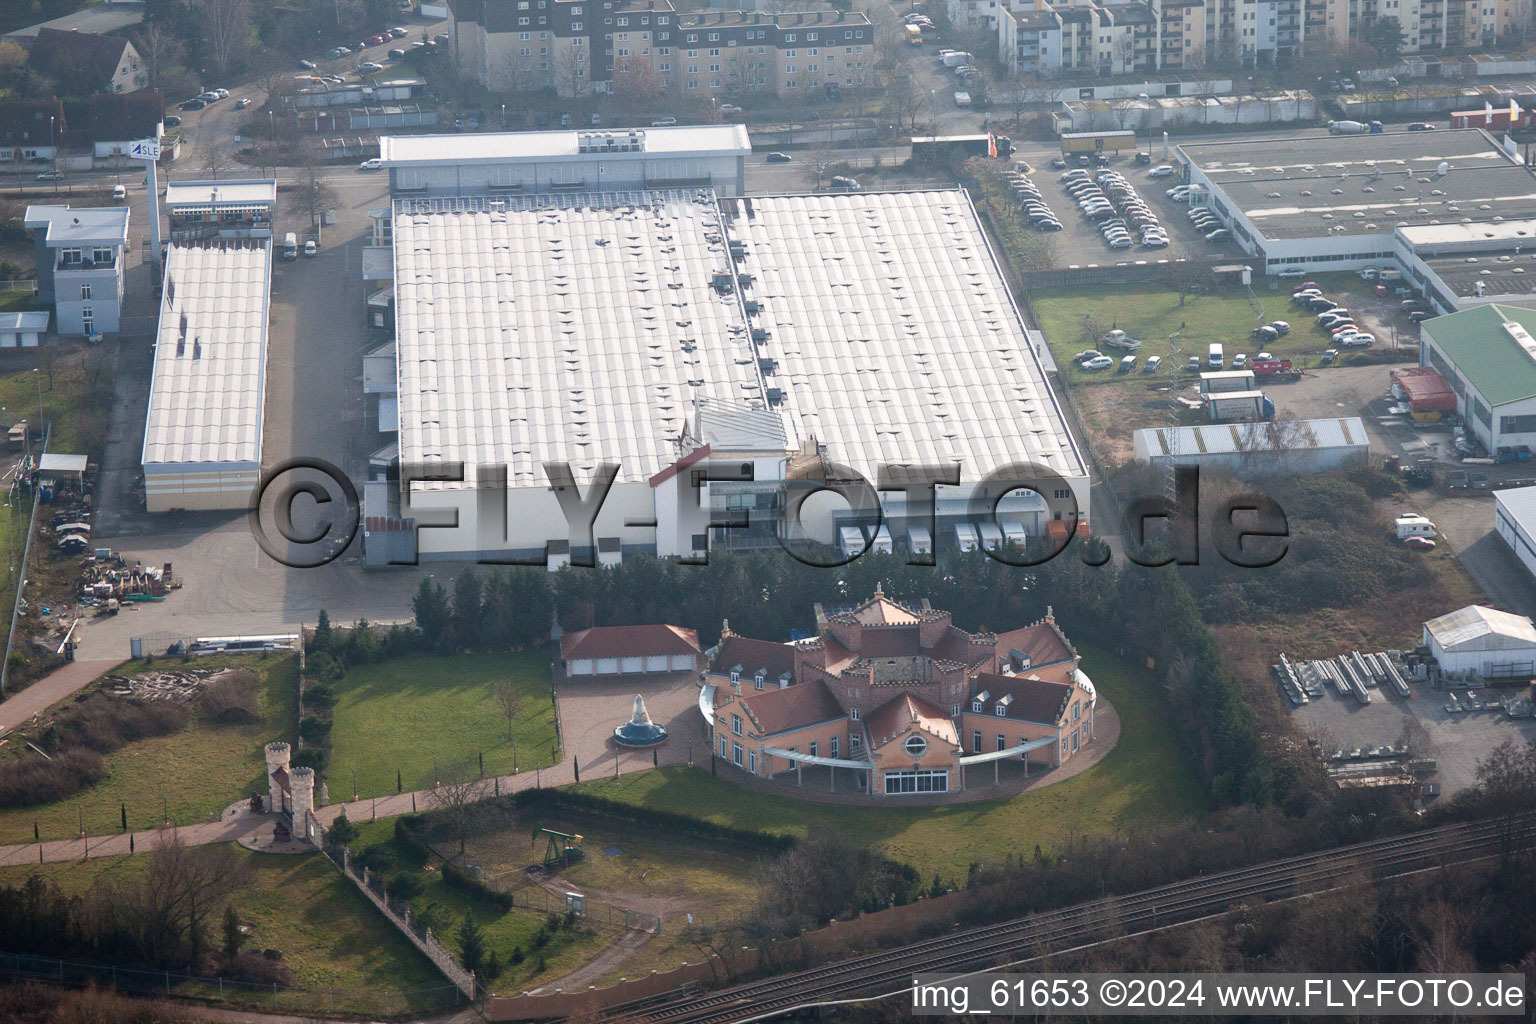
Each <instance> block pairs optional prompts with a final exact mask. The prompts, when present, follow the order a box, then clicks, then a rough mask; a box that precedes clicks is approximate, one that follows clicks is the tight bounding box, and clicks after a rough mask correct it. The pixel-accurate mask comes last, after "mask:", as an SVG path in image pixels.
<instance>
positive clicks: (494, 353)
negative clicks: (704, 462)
mask: <svg viewBox="0 0 1536 1024" xmlns="http://www.w3.org/2000/svg"><path fill="white" fill-rule="evenodd" d="M394 252H395V302H396V312H395V322H396V338H397V340H398V344H399V376H400V381H399V384H400V388H399V395H400V457H401V460H402V461H403V462H406V463H411V462H419V461H422V460H426V459H444V460H449V461H456V462H464V463H467V464H470V465H485V464H493V465H498V466H501V465H504V466H506V467H507V472H508V484H509V485H510V486H514V487H518V486H524V487H526V486H539V485H544V484H546V482H547V481H546V477H545V473H544V470H543V463H545V462H548V461H556V462H560V461H564V462H568V463H569V464H570V465H571V467H572V470H573V471H574V472H575V474H576V478H577V480H578V481H581V482H583V483H585V482H586V481H587V480H590V479H591V475H592V473H593V471H594V470H595V469H596V467H597V465H598V464H599V463H603V462H617V463H618V464H619V477H618V481H619V482H621V483H623V482H632V481H640V480H646V479H648V478H649V477H650V476H651V475H653V474H655V473H656V472H658V471H659V470H661V469H662V468H664V467H666V466H668V465H670V464H671V463H672V462H674V461H675V460H676V459H677V457H678V455H679V451H678V448H677V441H678V438H679V437H680V436H681V435H682V433H683V431H684V428H685V427H686V426H687V425H688V424H689V422H690V421H691V419H692V417H693V402H694V399H695V397H707V398H712V399H715V400H717V401H721V402H751V401H757V402H762V401H763V397H764V396H763V392H762V378H761V376H760V374H759V371H758V367H757V362H756V360H755V358H754V356H753V352H752V347H751V344H750V342H749V340H748V337H747V333H746V330H747V329H746V324H745V321H744V317H743V313H742V311H741V306H740V302H739V299H738V297H737V295H736V294H735V292H734V291H732V290H728V291H727V292H726V293H725V294H723V295H722V294H719V293H717V292H716V291H715V290H714V289H713V288H712V287H711V278H712V275H713V274H714V273H715V272H716V271H724V270H725V269H726V268H727V267H728V266H729V261H730V257H729V255H728V253H727V250H726V242H725V238H724V232H723V229H722V226H721V224H720V221H719V211H718V208H717V207H716V205H715V201H714V194H713V193H712V192H710V191H708V190H697V191H695V190H671V191H665V192H622V193H603V194H588V195H548V196H526V197H508V198H505V199H492V198H466V199H415V200H399V201H397V202H396V204H395V211H394Z"/></svg>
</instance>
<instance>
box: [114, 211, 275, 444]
mask: <svg viewBox="0 0 1536 1024" xmlns="http://www.w3.org/2000/svg"><path fill="white" fill-rule="evenodd" d="M271 267H272V256H271V251H270V249H269V247H268V245H267V244H266V240H264V239H243V240H241V241H240V242H238V243H235V242H227V243H224V244H221V245H214V244H209V245H172V246H171V247H170V252H169V254H168V256H167V257H166V265H165V291H164V294H163V295H162V296H161V300H160V329H159V335H158V338H157V340H156V345H155V365H154V376H153V378H152V380H151V383H150V392H149V416H148V418H147V420H146V423H145V429H144V458H143V461H144V464H145V465H171V464H205V463H220V464H230V463H238V464H243V465H250V466H254V465H258V464H259V463H260V462H261V411H262V409H261V406H262V396H263V393H264V391H265V384H266V361H267V301H268V288H269V283H270V276H271Z"/></svg>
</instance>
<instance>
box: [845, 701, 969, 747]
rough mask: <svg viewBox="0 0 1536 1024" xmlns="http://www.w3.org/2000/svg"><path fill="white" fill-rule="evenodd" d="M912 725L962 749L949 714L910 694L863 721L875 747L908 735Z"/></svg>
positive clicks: (877, 709)
mask: <svg viewBox="0 0 1536 1024" xmlns="http://www.w3.org/2000/svg"><path fill="white" fill-rule="evenodd" d="M909 725H915V726H917V727H918V728H919V729H921V730H923V731H924V732H926V733H928V734H929V735H931V736H936V737H937V738H939V739H941V740H943V741H944V742H946V743H950V744H953V745H954V746H957V747H958V746H959V745H960V736H959V734H958V733H956V732H955V723H954V721H953V720H952V719H950V717H949V712H947V711H945V710H944V709H943V708H940V707H936V706H935V705H933V704H930V703H928V702H927V701H926V700H923V699H922V698H921V697H915V696H913V695H912V694H910V693H902V694H898V695H897V696H895V697H892V698H891V699H890V700H888V701H886V702H885V703H884V704H881V705H880V706H879V707H878V708H875V710H873V711H871V712H870V713H869V714H868V715H867V716H866V717H865V719H864V728H865V730H866V731H867V732H868V733H869V742H870V744H871V745H873V746H876V747H878V746H880V745H882V744H883V743H885V742H886V741H887V740H889V739H890V738H891V737H892V736H898V735H900V734H901V733H903V732H905V731H906V729H907V727H908V726H909Z"/></svg>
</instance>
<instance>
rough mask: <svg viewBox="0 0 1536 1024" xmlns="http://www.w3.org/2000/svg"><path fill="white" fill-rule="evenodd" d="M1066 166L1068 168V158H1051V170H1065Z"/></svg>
mask: <svg viewBox="0 0 1536 1024" xmlns="http://www.w3.org/2000/svg"><path fill="white" fill-rule="evenodd" d="M1066 166H1067V158H1066V157H1064V156H1055V157H1051V170H1053V171H1060V170H1065V169H1066Z"/></svg>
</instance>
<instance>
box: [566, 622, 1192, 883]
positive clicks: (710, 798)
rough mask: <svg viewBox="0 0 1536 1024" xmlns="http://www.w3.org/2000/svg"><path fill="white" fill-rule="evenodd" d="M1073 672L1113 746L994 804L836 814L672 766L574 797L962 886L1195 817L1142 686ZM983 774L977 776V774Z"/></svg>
mask: <svg viewBox="0 0 1536 1024" xmlns="http://www.w3.org/2000/svg"><path fill="white" fill-rule="evenodd" d="M1081 649H1082V651H1083V653H1084V657H1083V668H1084V670H1085V671H1086V672H1088V673H1089V675H1090V676H1091V677H1092V678H1093V681H1094V684H1095V685H1096V686H1097V687H1098V689H1099V692H1100V693H1101V694H1103V695H1104V696H1105V697H1106V698H1108V699H1109V700H1110V701H1111V702H1113V703H1114V705H1115V708H1116V710H1118V711H1119V714H1120V720H1121V724H1122V732H1121V736H1120V742H1119V744H1118V745H1116V747H1115V749H1114V750H1113V751H1112V752H1111V753H1110V754H1109V755H1108V756H1106V757H1105V758H1104V760H1103V761H1101V762H1100V763H1099V764H1097V765H1095V766H1094V767H1093V768H1091V769H1089V770H1088V771H1086V772H1083V773H1082V774H1080V775H1077V776H1074V777H1072V778H1070V779H1067V780H1066V781H1064V782H1060V783H1057V784H1055V785H1052V786H1047V787H1045V788H1044V789H1039V790H1034V791H1031V792H1027V793H1022V794H1019V795H1018V796H1014V797H1011V798H1008V799H1006V800H994V801H987V802H981V803H966V804H952V805H948V806H943V807H925V808H903V807H901V806H900V804H899V802H897V801H895V800H893V801H892V802H891V803H892V806H890V807H865V806H859V807H847V806H835V805H825V804H815V803H810V802H807V801H800V800H795V799H793V798H791V797H779V796H772V795H768V794H762V793H755V792H751V791H748V790H745V789H742V788H740V787H738V786H735V785H733V784H732V783H729V782H727V781H725V780H723V779H718V778H714V777H712V776H711V775H710V774H709V768H708V766H707V765H706V766H704V767H703V768H687V767H684V766H675V767H668V768H662V769H660V770H658V771H651V772H642V773H639V774H637V775H633V776H628V777H625V778H621V779H616V780H615V779H605V780H602V781H596V782H586V783H582V784H581V786H580V787H579V788H581V789H584V790H587V791H589V792H593V793H598V794H601V795H603V796H606V797H609V798H611V799H615V800H625V801H629V802H632V803H637V804H644V805H645V806H647V807H653V808H658V809H661V810H668V811H676V812H679V813H684V814H691V815H695V816H697V817H701V818H706V819H708V820H710V821H715V822H720V823H722V824H728V825H732V826H735V827H738V828H748V829H764V830H767V831H772V832H784V833H789V834H792V835H796V836H806V835H810V834H812V833H813V832H816V831H822V830H829V831H831V832H833V833H836V834H840V835H841V836H843V837H844V838H845V839H846V840H847V841H848V842H851V843H855V844H859V845H871V846H878V847H879V848H880V849H882V850H883V851H884V852H885V853H886V854H887V855H889V856H891V857H894V858H896V859H897V860H901V861H905V862H907V863H909V864H911V865H912V866H914V867H915V868H917V869H918V871H919V872H921V873H922V874H923V876H924V877H927V876H928V875H930V874H931V873H933V872H939V873H940V874H941V875H943V876H944V878H945V880H946V881H953V882H960V883H963V882H964V881H965V875H966V867H967V865H969V864H970V863H971V862H972V861H1000V860H1002V859H1003V858H1004V857H1005V856H1006V855H1007V854H1009V853H1013V854H1015V855H1025V856H1028V855H1030V854H1032V853H1033V851H1034V847H1035V844H1036V843H1038V844H1040V846H1041V847H1042V848H1045V849H1050V848H1051V847H1053V846H1054V845H1056V844H1057V843H1059V842H1060V841H1061V840H1063V839H1064V838H1066V837H1067V836H1069V835H1072V834H1092V833H1109V832H1115V831H1124V830H1127V829H1129V828H1131V827H1133V826H1135V825H1137V824H1140V823H1143V822H1148V821H1160V820H1161V821H1166V820H1173V819H1178V818H1184V817H1189V816H1193V815H1198V814H1200V813H1201V812H1202V811H1203V809H1204V805H1205V804H1204V797H1203V795H1202V793H1201V790H1200V784H1199V781H1198V779H1197V778H1196V777H1195V774H1194V772H1193V771H1192V769H1191V767H1190V765H1189V764H1188V762H1187V760H1186V758H1185V754H1184V751H1183V749H1182V748H1181V746H1180V744H1179V742H1178V738H1177V736H1175V734H1174V731H1173V728H1172V726H1171V724H1170V723H1169V720H1168V718H1167V716H1166V715H1165V713H1164V711H1163V709H1162V706H1161V695H1160V694H1158V693H1157V691H1156V684H1155V683H1154V682H1153V680H1152V678H1151V676H1150V675H1149V674H1148V673H1147V672H1145V671H1143V670H1141V669H1138V668H1136V667H1135V666H1133V665H1132V664H1131V663H1129V662H1127V661H1125V660H1123V659H1121V658H1117V657H1115V656H1114V655H1112V654H1109V653H1108V652H1105V651H1102V650H1099V649H1096V648H1092V647H1088V646H1086V645H1085V646H1083V647H1082V648H1081ZM983 774H985V773H983Z"/></svg>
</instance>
